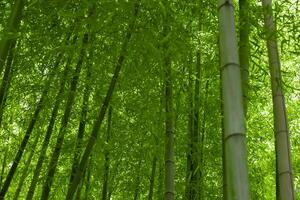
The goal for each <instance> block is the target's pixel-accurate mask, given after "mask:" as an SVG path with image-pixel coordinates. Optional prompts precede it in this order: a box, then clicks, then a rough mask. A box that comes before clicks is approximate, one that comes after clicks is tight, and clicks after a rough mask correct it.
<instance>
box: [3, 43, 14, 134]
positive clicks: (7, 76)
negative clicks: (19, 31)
mask: <svg viewBox="0 0 300 200" xmlns="http://www.w3.org/2000/svg"><path fill="white" fill-rule="evenodd" d="M14 53H15V42H13V43H12V45H11V48H10V50H9V52H8V56H7V60H6V65H5V70H4V75H3V79H2V83H1V87H0V128H1V124H2V118H3V113H4V107H5V104H6V97H7V94H8V88H9V85H10V82H11V78H12V63H13V57H14Z"/></svg>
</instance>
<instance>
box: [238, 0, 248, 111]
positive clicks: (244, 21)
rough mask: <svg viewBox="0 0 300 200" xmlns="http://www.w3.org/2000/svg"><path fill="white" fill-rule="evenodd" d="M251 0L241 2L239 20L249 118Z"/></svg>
mask: <svg viewBox="0 0 300 200" xmlns="http://www.w3.org/2000/svg"><path fill="white" fill-rule="evenodd" d="M248 1H249V0H239V18H240V19H239V20H240V24H239V26H240V43H239V59H240V66H241V78H242V89H243V99H244V101H243V103H244V113H245V117H246V116H247V110H248V106H247V104H248V88H249V81H248V76H249V58H250V48H249V27H250V24H249V16H248V13H249V2H248Z"/></svg>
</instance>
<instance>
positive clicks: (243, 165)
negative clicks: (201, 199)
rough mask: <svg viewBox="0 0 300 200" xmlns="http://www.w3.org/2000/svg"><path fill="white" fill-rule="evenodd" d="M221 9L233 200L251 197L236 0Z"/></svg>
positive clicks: (227, 168)
mask: <svg viewBox="0 0 300 200" xmlns="http://www.w3.org/2000/svg"><path fill="white" fill-rule="evenodd" d="M218 8H219V32H220V64H221V73H222V75H221V82H222V97H223V99H222V100H223V106H224V107H223V109H224V141H223V142H224V153H225V157H226V159H225V175H226V189H227V191H226V195H227V199H230V200H247V199H250V197H249V183H248V169H247V150H246V134H245V132H246V131H245V122H244V110H243V95H242V86H241V72H240V65H239V58H238V49H237V39H236V32H235V24H234V9H233V3H232V1H231V0H219V6H218Z"/></svg>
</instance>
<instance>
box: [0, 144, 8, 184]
mask: <svg viewBox="0 0 300 200" xmlns="http://www.w3.org/2000/svg"><path fill="white" fill-rule="evenodd" d="M8 150H9V149H8V148H6V149H5V152H4V154H3V160H2V165H1V174H0V187H2V181H3V177H4V171H5V167H6V160H7V154H8Z"/></svg>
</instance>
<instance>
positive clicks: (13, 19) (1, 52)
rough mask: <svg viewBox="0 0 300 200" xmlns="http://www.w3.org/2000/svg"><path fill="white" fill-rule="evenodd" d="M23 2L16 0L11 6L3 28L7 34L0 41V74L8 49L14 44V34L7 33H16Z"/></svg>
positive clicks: (23, 0)
mask: <svg viewBox="0 0 300 200" xmlns="http://www.w3.org/2000/svg"><path fill="white" fill-rule="evenodd" d="M24 2H25V0H16V1H15V3H14V5H13V6H12V11H11V13H10V16H9V22H8V24H7V28H6V30H5V34H7V36H4V39H2V40H1V42H0V74H1V73H2V70H3V66H4V64H5V61H6V58H7V54H8V52H9V50H10V49H13V48H14V47H15V44H16V38H17V37H16V35H9V34H17V31H18V29H19V26H20V21H21V17H22V11H23V8H24Z"/></svg>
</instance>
